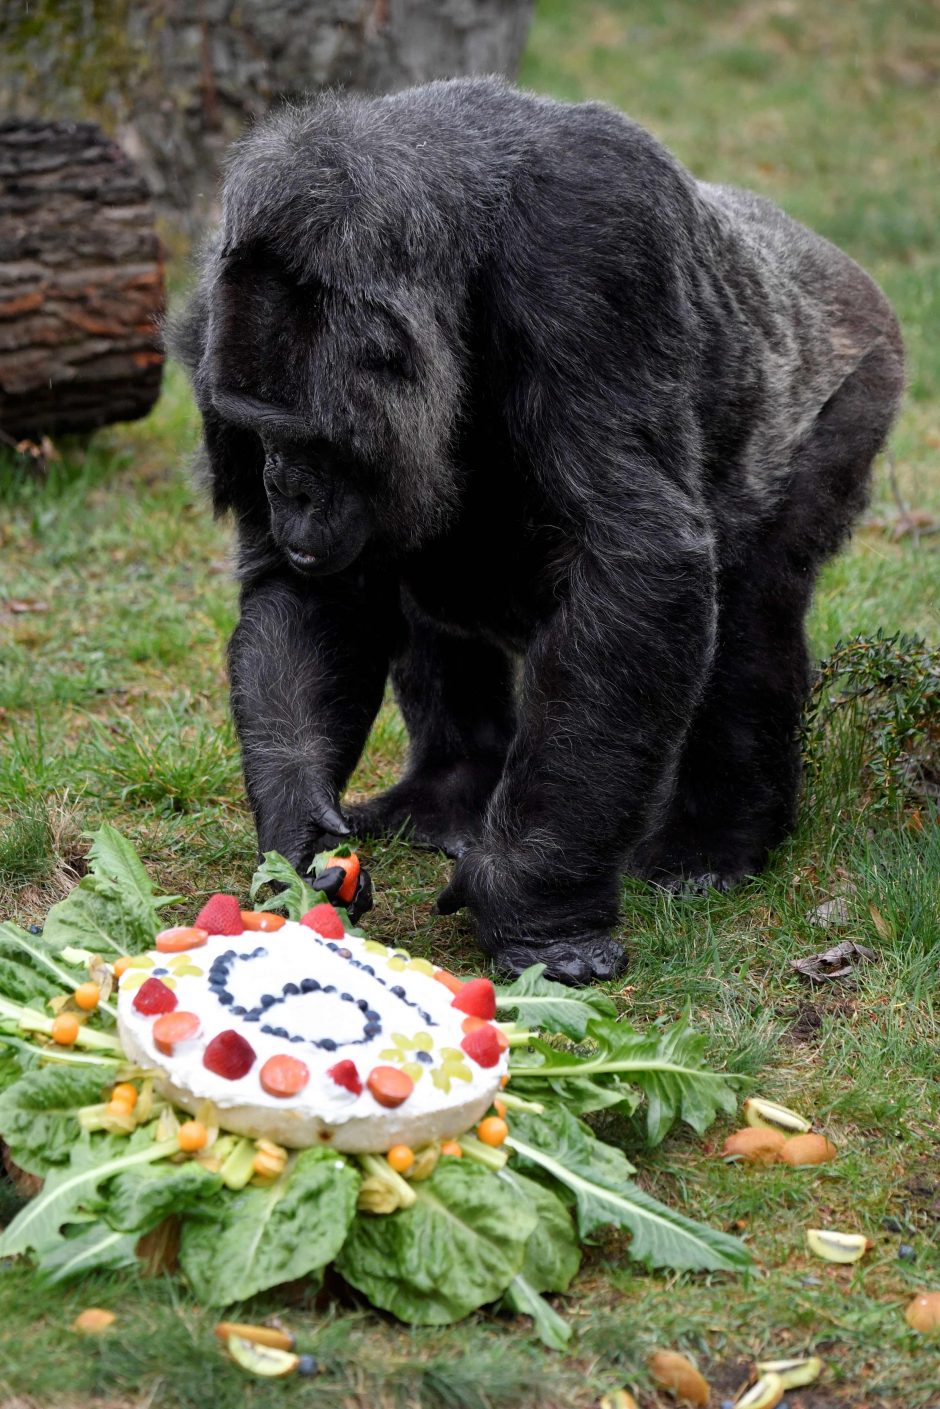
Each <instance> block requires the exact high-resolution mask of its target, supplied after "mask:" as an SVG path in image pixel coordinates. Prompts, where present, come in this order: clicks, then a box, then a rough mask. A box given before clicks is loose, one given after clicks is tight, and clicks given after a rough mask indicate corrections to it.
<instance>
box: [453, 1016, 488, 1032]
mask: <svg viewBox="0 0 940 1409" xmlns="http://www.w3.org/2000/svg"><path fill="white" fill-rule="evenodd" d="M460 1026H461V1029H462V1031H464V1032H476V1031H477V1029H478V1028H481V1027H489V1023H488V1022H487V1021H486V1018H464V1020H463V1022H462V1023H461V1024H460Z"/></svg>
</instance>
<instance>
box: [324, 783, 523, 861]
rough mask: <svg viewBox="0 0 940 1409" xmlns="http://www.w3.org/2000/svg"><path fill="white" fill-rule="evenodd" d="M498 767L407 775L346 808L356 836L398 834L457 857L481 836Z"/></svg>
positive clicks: (417, 844)
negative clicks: (377, 794) (484, 814)
mask: <svg viewBox="0 0 940 1409" xmlns="http://www.w3.org/2000/svg"><path fill="white" fill-rule="evenodd" d="M498 776H499V772H498V769H495V768H489V767H485V766H480V765H477V764H471V763H455V764H450V765H448V766H446V767H442V768H436V769H433V770H431V769H429V770H426V771H425V772H423V773H420V774H416V775H415V776H414V777H406V778H403V779H402V780H401V782H400V783H396V784H395V786H394V787H392V788H389V790H388V792H385V793H381V794H380V795H379V796H378V797H375V798H371V799H370V800H369V801H368V802H364V803H359V804H357V805H354V806H352V807H347V808H346V816H347V817H348V819H349V823H350V826H351V827H352V829H353V831H354V832H355V833H356V834H357V836H361V837H390V836H395V835H397V834H398V833H401V834H402V835H404V836H405V837H407V839H408V840H409V841H410V842H412V844H413V845H415V846H420V847H428V848H431V849H433V850H435V851H443V852H444V853H445V854H446V855H447V856H452V857H454V858H455V859H456V858H459V857H461V856H463V854H464V852H465V851H467V849H468V848H469V847H471V846H472V845H473V844H474V842H476V841H478V840H479V837H480V833H481V831H482V829H483V812H484V809H485V807H486V804H487V802H488V800H489V796H490V793H491V792H492V790H493V788H494V787H495V785H496V780H497V778H498Z"/></svg>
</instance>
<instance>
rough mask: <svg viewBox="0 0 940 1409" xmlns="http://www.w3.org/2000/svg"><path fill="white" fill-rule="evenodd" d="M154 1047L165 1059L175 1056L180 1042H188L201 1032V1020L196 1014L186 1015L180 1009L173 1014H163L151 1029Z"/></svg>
mask: <svg viewBox="0 0 940 1409" xmlns="http://www.w3.org/2000/svg"><path fill="white" fill-rule="evenodd" d="M151 1031H152V1033H153V1045H154V1046H155V1047H156V1049H157V1051H158V1052H162V1053H163V1055H164V1056H165V1057H171V1056H172V1055H173V1048H174V1047H175V1046H176V1045H177V1043H178V1042H188V1041H189V1039H190V1038H191V1037H195V1036H196V1033H197V1032H198V1031H199V1019H198V1018H197V1016H196V1014H195V1013H185V1012H181V1011H179V1010H178V1009H177V1010H176V1011H175V1012H173V1013H162V1014H161V1015H160V1017H158V1018H157V1020H156V1022H155V1023H154V1025H153V1028H152V1029H151Z"/></svg>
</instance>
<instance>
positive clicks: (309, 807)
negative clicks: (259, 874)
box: [256, 782, 349, 884]
mask: <svg viewBox="0 0 940 1409" xmlns="http://www.w3.org/2000/svg"><path fill="white" fill-rule="evenodd" d="M280 801H281V805H280V806H274V805H269V800H268V799H267V797H265V796H262V797H261V799H259V800H256V815H257V817H258V855H259V857H263V856H264V853H265V852H266V851H277V852H279V853H280V854H281V856H283V857H284V858H285V859H286V860H288V861H289V862H290V863H291V865H292V866H293V868H294V870H295V871H298V872H299V873H300V875H302V876H305V875H306V874H307V872H308V870H309V868H310V866H311V864H312V863H313V858H314V857H315V856H316V855H317V853H318V852H321V851H331V850H332V849H333V847H335V846H339V844H340V842H342V841H344V840H345V839H346V837H348V836H349V827H348V826H347V824H346V819H345V818H344V817H343V815H342V813H341V812H340V810H339V806H338V804H337V801H336V796H335V793H334V792H333V790H332V789H331V788H330V787H329V786H328V785H327V784H326V783H324V782H318V783H315V784H313V785H312V786H308V787H306V788H305V789H304V791H303V796H302V798H299V797H294V798H291V799H290V800H289V802H290V804H291V805H288V800H286V799H280ZM340 884H342V882H341V883H340Z"/></svg>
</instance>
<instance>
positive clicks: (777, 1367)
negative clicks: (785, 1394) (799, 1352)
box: [757, 1355, 826, 1389]
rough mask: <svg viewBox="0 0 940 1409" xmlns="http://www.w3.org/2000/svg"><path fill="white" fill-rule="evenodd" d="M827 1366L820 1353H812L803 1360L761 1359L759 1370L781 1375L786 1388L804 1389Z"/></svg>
mask: <svg viewBox="0 0 940 1409" xmlns="http://www.w3.org/2000/svg"><path fill="white" fill-rule="evenodd" d="M825 1368H826V1366H825V1362H824V1361H822V1360H820V1358H819V1356H818V1355H811V1356H808V1357H807V1358H805V1359H802V1360H801V1359H793V1360H761V1361H759V1362H758V1365H757V1372H758V1374H760V1375H779V1376H780V1378H781V1380H782V1381H783V1387H784V1389H802V1387H803V1386H804V1385H811V1384H815V1382H816V1381H817V1380H818V1379H819V1377H820V1375H821V1374H822V1372H823V1370H825Z"/></svg>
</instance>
